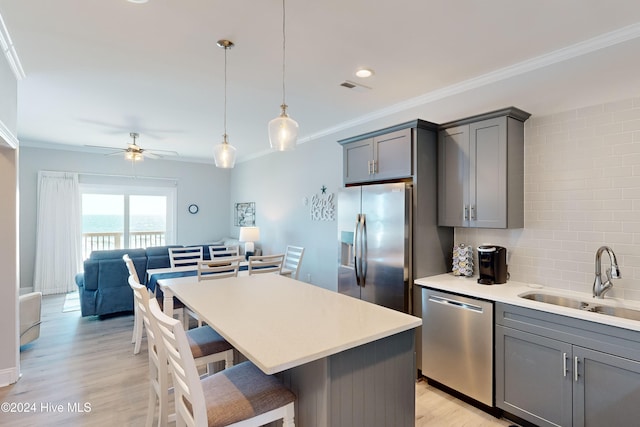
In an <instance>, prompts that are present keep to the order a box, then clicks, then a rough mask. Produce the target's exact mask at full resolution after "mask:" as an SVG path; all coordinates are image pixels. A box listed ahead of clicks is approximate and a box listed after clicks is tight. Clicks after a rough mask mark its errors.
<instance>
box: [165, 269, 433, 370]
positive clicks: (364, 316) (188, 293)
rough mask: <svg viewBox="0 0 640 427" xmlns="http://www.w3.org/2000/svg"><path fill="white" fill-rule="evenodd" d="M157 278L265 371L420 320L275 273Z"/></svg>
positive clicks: (401, 329) (394, 331)
mask: <svg viewBox="0 0 640 427" xmlns="http://www.w3.org/2000/svg"><path fill="white" fill-rule="evenodd" d="M161 283H162V285H163V286H170V288H171V291H172V292H173V294H174V295H175V296H176V297H178V298H179V299H180V300H181V301H182V302H184V304H185V305H187V306H188V307H189V308H191V309H192V310H194V311H195V312H197V313H198V314H199V315H200V316H202V318H203V319H204V320H205V321H206V322H207V324H209V325H211V327H212V328H214V329H215V330H216V331H218V333H220V334H221V335H222V336H223V337H224V338H225V339H226V340H227V341H229V342H230V343H231V344H232V345H233V346H234V347H236V348H237V349H238V351H240V352H241V353H243V354H244V355H245V356H246V357H247V358H249V359H250V360H251V361H252V362H253V363H255V364H256V365H257V366H258V367H259V368H260V369H262V370H263V371H264V372H265V373H267V374H273V373H276V372H280V371H283V370H285V369H289V368H292V367H295V366H299V365H302V364H304V363H308V362H311V361H314V360H317V359H320V358H322V357H326V356H330V355H332V354H336V353H339V352H341V351H344V350H347V349H350V348H354V347H357V346H359V345H362V344H366V343H369V342H372V341H375V340H378V339H381V338H385V337H388V336H391V335H394V334H397V333H400V332H404V331H407V330H410V329H413V328H416V327H418V326H420V325H421V324H422V320H421V319H420V318H418V317H415V316H410V315H408V314H405V313H401V312H398V311H395V310H391V309H387V308H384V307H381V306H378V305H374V304H371V303H368V302H365V301H361V300H359V299H355V298H352V297H349V296H346V295H342V294H339V293H337V292H332V291H329V290H326V289H323V288H320V287H317V286H314V285H310V284H308V283H304V282H301V281H298V280H293V279H290V278H287V277H283V276H280V275H277V274H259V275H253V276H245V277H237V278H228V279H219V280H210V281H206V282H200V283H198V282H197V281H194V280H187V278H180V279H166V280H162V281H161Z"/></svg>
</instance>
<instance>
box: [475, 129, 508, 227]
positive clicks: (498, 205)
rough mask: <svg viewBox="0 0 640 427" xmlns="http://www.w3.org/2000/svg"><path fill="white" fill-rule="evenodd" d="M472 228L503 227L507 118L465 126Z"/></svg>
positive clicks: (505, 192)
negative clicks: (467, 134)
mask: <svg viewBox="0 0 640 427" xmlns="http://www.w3.org/2000/svg"><path fill="white" fill-rule="evenodd" d="M469 129H470V130H469V133H470V159H469V175H470V177H471V180H470V188H469V197H470V200H469V205H470V206H469V211H470V212H469V216H470V225H471V226H472V227H483V228H506V227H507V118H506V117H498V118H495V119H489V120H483V121H481V122H477V123H472V124H471V125H469Z"/></svg>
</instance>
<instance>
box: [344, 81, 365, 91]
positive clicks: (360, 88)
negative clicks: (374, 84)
mask: <svg viewBox="0 0 640 427" xmlns="http://www.w3.org/2000/svg"><path fill="white" fill-rule="evenodd" d="M340 86H342V87H346V88H347V89H351V90H353V91H355V92H366V91H368V90H371V88H370V87H369V86H365V85H361V84H358V83H355V82H352V81H351V80H345V81H344V82H342V83H340Z"/></svg>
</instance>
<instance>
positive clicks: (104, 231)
mask: <svg viewBox="0 0 640 427" xmlns="http://www.w3.org/2000/svg"><path fill="white" fill-rule="evenodd" d="M80 191H81V194H82V251H83V256H84V258H85V259H86V258H88V257H89V254H90V253H91V251H94V250H108V249H128V248H146V247H149V246H163V245H166V244H171V243H174V242H175V199H176V197H175V193H176V190H175V187H152V186H150V187H140V186H138V187H131V186H121V185H102V184H81V186H80Z"/></svg>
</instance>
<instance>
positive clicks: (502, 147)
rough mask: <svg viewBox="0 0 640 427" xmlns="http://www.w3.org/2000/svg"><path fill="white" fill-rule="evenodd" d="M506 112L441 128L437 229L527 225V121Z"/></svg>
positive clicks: (512, 110)
mask: <svg viewBox="0 0 640 427" xmlns="http://www.w3.org/2000/svg"><path fill="white" fill-rule="evenodd" d="M528 117H529V113H526V112H524V111H522V110H519V109H517V108H513V107H512V108H507V109H504V110H499V111H494V112H491V113H487V114H483V115H480V116H474V117H470V118H467V119H463V120H457V121H455V122H451V123H447V124H444V125H442V126H441V130H440V132H439V136H438V149H439V155H438V177H439V184H438V224H439V225H441V226H450V227H481V228H520V227H523V226H524V121H525V120H526V119H527V118H528Z"/></svg>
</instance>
